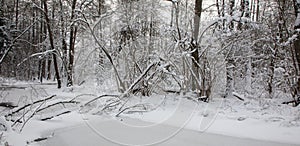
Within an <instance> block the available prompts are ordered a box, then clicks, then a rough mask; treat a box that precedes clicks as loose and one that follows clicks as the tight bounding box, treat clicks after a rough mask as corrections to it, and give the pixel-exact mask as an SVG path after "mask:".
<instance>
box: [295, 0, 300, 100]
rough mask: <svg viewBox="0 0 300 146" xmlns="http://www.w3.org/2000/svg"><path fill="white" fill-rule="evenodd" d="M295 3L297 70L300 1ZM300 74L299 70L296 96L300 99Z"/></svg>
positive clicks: (299, 65)
mask: <svg viewBox="0 0 300 146" xmlns="http://www.w3.org/2000/svg"><path fill="white" fill-rule="evenodd" d="M294 3H295V12H296V16H297V17H296V20H295V24H294V29H295V33H296V34H298V35H297V39H296V40H295V41H294V50H295V55H296V61H297V63H296V64H297V66H296V68H298V69H299V68H300V34H299V31H298V30H299V29H300V1H299V0H297V1H296V0H294ZM299 76H300V72H299V70H298V72H297V87H296V93H295V96H296V97H299V95H300V93H299V92H300V78H299Z"/></svg>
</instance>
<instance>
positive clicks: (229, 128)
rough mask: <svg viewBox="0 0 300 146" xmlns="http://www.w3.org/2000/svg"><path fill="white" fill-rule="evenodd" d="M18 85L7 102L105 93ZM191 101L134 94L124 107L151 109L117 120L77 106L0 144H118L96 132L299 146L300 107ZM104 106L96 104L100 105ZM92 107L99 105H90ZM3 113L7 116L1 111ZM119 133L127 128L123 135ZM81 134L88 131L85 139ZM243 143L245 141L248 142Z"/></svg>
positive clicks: (133, 139)
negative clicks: (79, 108) (38, 94)
mask: <svg viewBox="0 0 300 146" xmlns="http://www.w3.org/2000/svg"><path fill="white" fill-rule="evenodd" d="M14 86H16V87H20V86H22V87H26V89H10V90H5V92H7V93H8V94H7V96H6V97H5V99H3V100H6V101H7V100H8V98H9V99H12V98H16V97H18V96H17V95H19V96H20V95H27V96H30V94H31V93H32V90H33V89H40V90H39V91H43V92H41V93H42V94H48V95H50V93H55V94H56V95H57V97H56V99H55V100H60V99H71V98H74V97H75V96H77V97H78V98H77V100H78V101H82V104H84V103H86V101H89V100H90V99H92V98H94V96H93V95H92V94H90V93H91V91H93V94H95V95H102V93H103V91H100V90H96V89H97V88H96V87H90V86H87V87H84V86H80V87H79V86H75V87H73V90H68V89H69V88H65V89H64V90H58V89H56V86H55V85H54V84H43V85H39V84H34V83H32V84H30V85H25V84H24V83H22V82H16V83H14ZM99 88H100V87H99ZM41 89H43V90H41ZM34 95H37V94H34ZM79 95H82V96H79ZM88 95H89V96H88ZM31 96H33V95H31ZM189 97H190V95H188V94H187V95H177V94H168V95H165V96H163V95H153V96H151V97H140V96H134V97H131V98H130V100H129V101H128V103H127V104H126V106H131V105H135V104H141V103H142V104H145V105H146V104H147V105H149V106H147V107H149V112H124V113H123V114H121V115H120V117H117V118H116V117H114V115H116V114H117V113H116V112H114V111H112V112H111V113H101V114H97V112H95V111H97V110H96V109H95V110H92V111H90V112H84V113H82V112H80V110H76V108H75V109H74V108H73V110H74V112H71V113H70V114H66V115H62V116H59V117H55V118H53V119H51V120H48V121H40V120H39V117H40V116H45V115H37V116H36V117H35V118H33V119H32V120H30V121H29V123H27V124H26V126H25V127H24V129H23V131H21V132H19V131H18V130H15V129H13V130H8V131H3V132H1V133H4V134H3V135H4V140H2V141H1V143H2V144H3V143H4V142H6V141H7V142H8V144H10V145H14V146H24V145H27V142H31V141H33V140H34V139H37V138H41V137H49V140H46V141H42V142H39V143H30V145H61V144H65V143H60V142H67V143H68V144H69V145H73V144H76V145H80V143H74V142H76V140H75V141H74V139H77V138H76V137H78V139H80V140H82V143H81V144H83V142H87V143H89V144H94V145H99V144H101V143H102V144H103V142H104V144H105V145H107V144H108V145H114V142H110V141H108V142H107V140H105V139H104V140H103V139H102V140H101V138H99V136H98V137H97V134H95V132H101V134H103V135H105V136H107V135H108V136H110V139H113V140H119V142H120V143H127V144H128V143H129V144H130V143H131V144H137V145H141V144H149V143H151V142H154V143H155V142H160V141H161V140H162V138H167V139H168V140H167V141H166V142H164V143H162V145H168V144H170V143H177V145H179V144H180V143H182V142H183V141H184V140H183V139H188V140H189V142H191V143H192V142H195V143H197V142H199V140H197V139H202V138H203V137H207V139H213V138H216V137H219V138H220V141H222V140H224V141H225V142H226V143H231V142H230V141H229V140H228V139H235V140H236V141H241V142H242V143H235V145H244V143H243V142H246V141H247V143H249V144H250V145H251V143H252V144H253V143H255V142H258V143H259V142H262V143H264V142H266V143H265V144H266V145H274V144H275V145H276V144H277V145H280V143H282V145H288V144H290V145H293V144H295V145H300V140H299V138H298V136H299V134H300V114H299V113H300V108H299V107H291V106H289V105H282V104H281V101H283V100H285V99H273V100H272V99H249V98H247V97H243V98H245V101H240V100H238V99H237V98H235V97H232V98H228V99H223V98H213V100H212V101H211V102H210V103H204V102H197V101H196V100H190V99H189ZM19 100H21V99H16V100H15V101H13V102H18V101H19ZM84 101H85V102H84ZM100 103H101V102H96V104H100ZM19 105H21V103H19ZM96 107H97V106H96ZM91 108H95V107H94V106H92V107H91ZM1 115H3V112H2V113H1ZM3 121H5V119H4V118H1V123H3V124H6V125H7V124H10V123H9V122H3ZM124 124H125V125H129V127H137V128H136V129H135V130H136V131H135V130H132V129H129V131H128V129H126V126H125V128H124ZM97 125H106V126H97ZM122 125H123V127H122ZM93 127H94V128H95V129H93ZM108 127H109V128H108ZM147 127H148V128H147ZM91 128H92V129H91ZM127 128H128V127H127ZM120 129H124V131H122V130H120ZM162 129H163V130H162ZM139 130H141V131H139ZM157 130H158V131H160V132H159V134H157ZM126 132H127V136H126V137H125V138H124V137H120V135H118V133H123V134H125V135H126ZM141 132H143V134H142V135H148V137H144V136H142V137H141V136H140V135H141ZM82 133H84V136H83V135H82ZM128 133H130V134H128ZM131 134H132V135H131ZM134 134H136V135H134ZM199 135H202V136H199ZM197 136H199V137H198V138H196V139H195V140H191V139H190V138H189V137H197ZM169 139H170V140H169ZM245 139H246V141H244V140H245ZM248 140H249V141H248ZM72 141H73V143H72ZM88 141H89V142H88ZM224 141H223V142H224ZM206 142H207V145H216V144H215V143H214V141H206ZM68 144H66V145H68ZM233 145H234V144H233Z"/></svg>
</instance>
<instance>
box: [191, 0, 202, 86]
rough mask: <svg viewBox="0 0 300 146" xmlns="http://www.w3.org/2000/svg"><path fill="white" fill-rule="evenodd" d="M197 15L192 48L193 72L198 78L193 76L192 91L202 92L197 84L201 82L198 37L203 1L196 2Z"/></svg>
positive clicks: (197, 0)
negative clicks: (198, 81)
mask: <svg viewBox="0 0 300 146" xmlns="http://www.w3.org/2000/svg"><path fill="white" fill-rule="evenodd" d="M194 11H195V14H194V31H193V41H192V47H191V50H192V51H193V53H192V57H193V60H192V62H193V66H192V70H193V72H194V73H195V75H196V77H194V76H192V80H193V82H192V90H194V91H195V90H199V91H200V85H199V84H198V83H197V82H196V80H199V66H198V64H199V50H198V49H199V48H198V42H197V40H198V36H199V30H200V20H201V12H202V0H195V10H194Z"/></svg>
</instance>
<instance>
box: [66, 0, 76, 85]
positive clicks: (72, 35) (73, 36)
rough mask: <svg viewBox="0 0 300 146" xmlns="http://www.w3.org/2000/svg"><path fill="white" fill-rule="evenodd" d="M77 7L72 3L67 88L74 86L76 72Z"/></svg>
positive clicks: (74, 1) (74, 2) (74, 0)
mask: <svg viewBox="0 0 300 146" xmlns="http://www.w3.org/2000/svg"><path fill="white" fill-rule="evenodd" d="M75 7H76V0H73V1H72V12H71V23H72V24H71V32H70V42H69V64H68V72H67V73H68V83H67V86H68V87H70V86H73V72H74V50H75V40H76V33H77V28H76V27H75V26H74V23H73V22H72V21H73V20H74V17H75V14H74V13H75Z"/></svg>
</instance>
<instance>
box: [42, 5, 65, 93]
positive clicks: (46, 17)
mask: <svg viewBox="0 0 300 146" xmlns="http://www.w3.org/2000/svg"><path fill="white" fill-rule="evenodd" d="M43 3H44V10H45V13H44V15H45V19H46V23H47V29H48V35H49V40H50V46H51V49H52V50H55V47H54V42H53V34H52V30H51V26H50V20H49V17H48V7H47V0H43ZM52 58H53V65H54V70H55V77H56V80H57V88H61V79H60V76H59V71H58V65H57V60H56V54H55V53H52Z"/></svg>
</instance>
